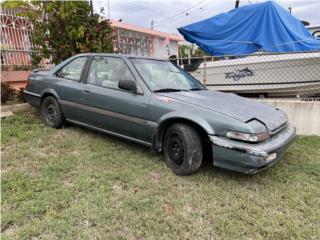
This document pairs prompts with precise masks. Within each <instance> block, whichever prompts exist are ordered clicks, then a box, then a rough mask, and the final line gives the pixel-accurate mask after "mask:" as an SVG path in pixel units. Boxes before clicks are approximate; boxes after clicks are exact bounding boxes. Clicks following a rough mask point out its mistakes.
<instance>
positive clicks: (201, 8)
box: [155, 2, 212, 26]
mask: <svg viewBox="0 0 320 240" xmlns="http://www.w3.org/2000/svg"><path fill="white" fill-rule="evenodd" d="M211 3H212V2H209V3H207V4H205V5H202V6H201V7H200V8H197V9H193V10H192V11H189V12H185V13H184V14H183V15H181V14H180V15H181V17H185V16H189V15H190V14H191V13H194V12H197V11H201V10H206V9H204V7H205V6H207V5H209V4H211ZM180 15H179V16H180ZM176 16H178V15H176ZM177 20H180V18H179V19H169V20H167V21H166V22H161V23H157V24H155V26H159V25H163V24H168V23H170V22H172V21H177Z"/></svg>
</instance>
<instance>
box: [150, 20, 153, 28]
mask: <svg viewBox="0 0 320 240" xmlns="http://www.w3.org/2000/svg"><path fill="white" fill-rule="evenodd" d="M150 28H151V29H154V20H151V22H150Z"/></svg>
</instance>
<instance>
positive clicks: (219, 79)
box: [171, 51, 320, 97]
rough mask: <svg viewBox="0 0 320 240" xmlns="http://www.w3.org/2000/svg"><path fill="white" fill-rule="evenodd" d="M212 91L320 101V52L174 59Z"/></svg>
mask: <svg viewBox="0 0 320 240" xmlns="http://www.w3.org/2000/svg"><path fill="white" fill-rule="evenodd" d="M171 61H172V62H174V63H176V64H178V65H179V66H180V67H182V68H183V69H185V70H186V71H188V72H189V73H190V74H191V75H192V76H194V77H195V78H196V79H198V80H199V81H201V82H202V83H203V84H205V85H206V86H207V87H208V88H209V89H212V90H218V91H224V92H233V93H237V94H239V95H243V96H252V97H257V96H260V97H261V96H263V97H315V96H317V97H319V96H320V51H315V52H294V53H256V54H251V55H229V56H214V57H207V56H204V57H195V58H183V59H182V58H180V59H174V60H173V59H172V60H171Z"/></svg>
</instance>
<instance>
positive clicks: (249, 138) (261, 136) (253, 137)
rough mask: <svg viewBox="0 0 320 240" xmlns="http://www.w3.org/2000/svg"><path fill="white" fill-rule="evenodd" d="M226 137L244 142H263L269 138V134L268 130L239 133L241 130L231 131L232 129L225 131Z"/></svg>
mask: <svg viewBox="0 0 320 240" xmlns="http://www.w3.org/2000/svg"><path fill="white" fill-rule="evenodd" d="M226 136H227V137H228V138H232V139H237V140H241V141H246V142H263V141H265V140H267V139H268V138H270V135H269V133H268V132H263V133H258V134H256V133H241V132H233V131H227V135H226Z"/></svg>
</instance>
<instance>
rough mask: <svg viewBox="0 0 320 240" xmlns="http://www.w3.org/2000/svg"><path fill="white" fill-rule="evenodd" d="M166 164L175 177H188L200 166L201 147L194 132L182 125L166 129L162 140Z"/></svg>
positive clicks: (187, 126)
mask: <svg viewBox="0 0 320 240" xmlns="http://www.w3.org/2000/svg"><path fill="white" fill-rule="evenodd" d="M163 150H164V155H165V161H166V164H167V165H168V166H169V167H170V168H171V169H172V171H173V172H174V173H175V174H177V175H181V176H182V175H190V174H192V173H194V172H196V171H197V170H198V169H199V168H200V167H201V164H202V160H203V146H202V143H201V139H200V136H199V134H198V133H197V132H196V130H195V129H194V128H193V127H191V126H189V125H187V124H182V123H176V124H173V125H172V126H170V127H169V128H168V130H167V131H166V134H165V138H164V149H163Z"/></svg>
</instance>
